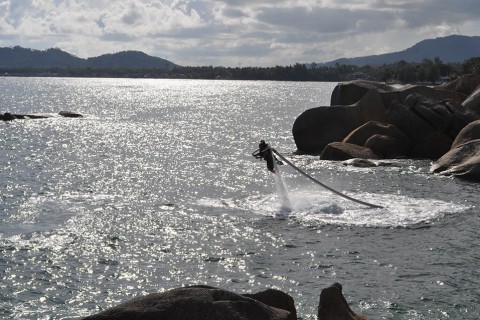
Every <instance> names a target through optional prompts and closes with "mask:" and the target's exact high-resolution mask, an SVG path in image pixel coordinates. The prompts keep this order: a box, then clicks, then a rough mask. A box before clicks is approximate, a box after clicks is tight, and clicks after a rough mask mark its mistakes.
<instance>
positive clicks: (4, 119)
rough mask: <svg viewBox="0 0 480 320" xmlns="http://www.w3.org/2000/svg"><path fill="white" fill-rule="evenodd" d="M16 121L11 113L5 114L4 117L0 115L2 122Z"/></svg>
mask: <svg viewBox="0 0 480 320" xmlns="http://www.w3.org/2000/svg"><path fill="white" fill-rule="evenodd" d="M15 119H16V117H15V116H14V115H13V114H11V113H9V112H5V113H4V114H3V115H0V120H3V121H12V120H15Z"/></svg>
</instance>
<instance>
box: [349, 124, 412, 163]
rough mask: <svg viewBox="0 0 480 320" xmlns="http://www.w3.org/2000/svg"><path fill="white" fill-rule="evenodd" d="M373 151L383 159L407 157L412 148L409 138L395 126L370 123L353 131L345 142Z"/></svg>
mask: <svg viewBox="0 0 480 320" xmlns="http://www.w3.org/2000/svg"><path fill="white" fill-rule="evenodd" d="M343 142H345V143H351V144H356V145H358V146H364V147H367V148H369V149H371V150H372V151H373V152H374V153H375V154H377V155H379V156H381V157H382V158H397V157H402V156H405V155H406V154H407V152H408V150H409V148H410V146H411V141H410V139H409V138H408V136H407V135H406V134H405V133H403V132H402V131H401V130H400V129H398V128H397V127H396V126H394V125H393V124H385V123H381V122H378V121H370V122H367V123H365V124H364V125H362V126H360V127H359V128H357V129H355V130H353V131H352V132H351V133H350V134H349V135H348V136H347V137H346V138H345V139H344V140H343Z"/></svg>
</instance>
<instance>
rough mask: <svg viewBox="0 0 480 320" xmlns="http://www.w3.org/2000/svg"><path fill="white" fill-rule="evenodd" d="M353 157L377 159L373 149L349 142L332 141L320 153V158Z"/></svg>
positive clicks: (343, 158)
mask: <svg viewBox="0 0 480 320" xmlns="http://www.w3.org/2000/svg"><path fill="white" fill-rule="evenodd" d="M353 158H361V159H379V157H378V156H377V155H376V154H375V153H373V151H372V150H371V149H369V148H366V147H361V146H357V145H355V144H351V143H344V142H332V143H330V144H329V145H327V146H326V147H325V149H324V150H323V152H322V154H321V155H320V159H321V160H339V161H343V160H348V159H353Z"/></svg>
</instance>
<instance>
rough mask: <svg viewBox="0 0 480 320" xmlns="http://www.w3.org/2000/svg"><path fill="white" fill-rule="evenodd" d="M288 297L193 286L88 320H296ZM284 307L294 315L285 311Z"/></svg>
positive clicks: (134, 301) (133, 302)
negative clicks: (246, 293)
mask: <svg viewBox="0 0 480 320" xmlns="http://www.w3.org/2000/svg"><path fill="white" fill-rule="evenodd" d="M288 297H290V296H288V295H287V294H286V293H283V292H280V291H278V290H274V291H268V290H267V291H264V292H262V293H258V294H257V295H248V297H247V296H243V295H239V294H236V293H233V292H230V291H226V290H222V289H218V288H214V287H209V286H193V287H185V288H177V289H173V290H170V291H167V292H164V293H153V294H149V295H147V296H143V297H139V298H135V299H132V300H130V301H127V302H125V303H122V304H120V305H118V306H116V307H113V308H110V309H107V310H105V311H103V312H100V313H98V314H96V315H92V316H89V317H87V318H85V320H94V319H95V320H98V319H117V320H127V319H128V320H130V319H142V320H150V319H151V320H154V319H155V320H156V319H162V320H204V319H210V320H225V319H230V320H250V319H251V320H293V319H295V318H296V312H295V315H293V314H292V312H293V310H294V306H293V304H292V302H293V299H292V298H291V297H290V299H291V300H290V299H289V298H288ZM257 298H258V299H257ZM270 303H272V304H274V305H273V306H272V305H270ZM283 305H285V308H286V309H289V310H290V311H287V310H286V309H282V308H281V307H282V306H283ZM292 308H293V310H292ZM293 317H295V318H293Z"/></svg>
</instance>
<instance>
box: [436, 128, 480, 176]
mask: <svg viewBox="0 0 480 320" xmlns="http://www.w3.org/2000/svg"><path fill="white" fill-rule="evenodd" d="M430 172H432V173H439V174H442V175H453V176H456V177H459V178H463V179H466V180H473V181H480V120H478V121H475V122H472V123H470V124H469V125H467V126H466V127H465V128H464V129H463V130H462V131H460V133H459V134H458V136H457V138H456V139H455V141H454V142H453V144H452V149H451V150H450V151H448V152H447V153H446V154H445V155H443V156H442V157H441V158H440V159H438V160H437V161H435V162H434V163H433V165H432V167H431V168H430Z"/></svg>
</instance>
